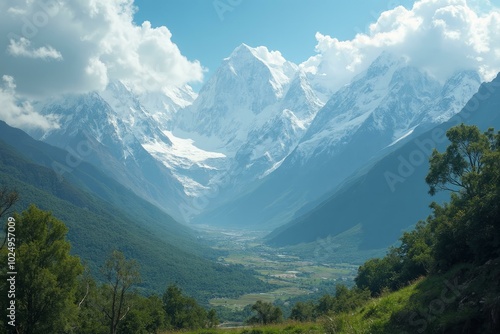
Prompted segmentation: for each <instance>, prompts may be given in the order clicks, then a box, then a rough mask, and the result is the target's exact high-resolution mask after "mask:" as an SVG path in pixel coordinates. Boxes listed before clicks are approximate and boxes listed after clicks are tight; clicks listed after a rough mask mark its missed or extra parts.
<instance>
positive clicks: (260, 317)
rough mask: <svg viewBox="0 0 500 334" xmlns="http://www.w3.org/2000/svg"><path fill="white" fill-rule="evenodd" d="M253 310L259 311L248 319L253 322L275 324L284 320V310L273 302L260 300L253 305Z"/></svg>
mask: <svg viewBox="0 0 500 334" xmlns="http://www.w3.org/2000/svg"><path fill="white" fill-rule="evenodd" d="M252 310H253V311H255V312H257V314H255V315H254V316H253V317H251V318H250V319H249V320H248V323H251V324H263V325H267V324H273V323H278V322H281V321H282V320H283V312H282V311H281V308H279V307H276V306H274V305H273V304H272V303H268V302H263V301H261V300H258V301H257V302H256V303H255V304H253V305H252Z"/></svg>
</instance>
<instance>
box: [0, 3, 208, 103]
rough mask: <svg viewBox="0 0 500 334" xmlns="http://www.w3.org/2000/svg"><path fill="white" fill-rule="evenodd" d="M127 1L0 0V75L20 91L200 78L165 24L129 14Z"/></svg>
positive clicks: (139, 86) (149, 85)
mask: <svg viewBox="0 0 500 334" xmlns="http://www.w3.org/2000/svg"><path fill="white" fill-rule="evenodd" d="M134 11H135V7H134V4H133V0H107V1H96V0H72V1H61V0H30V1H26V0H25V1H16V0H6V1H2V2H1V4H0V50H2V53H3V54H4V56H2V57H1V58H0V75H4V74H5V75H9V76H11V77H13V78H14V79H15V80H16V83H17V92H18V94H20V95H22V96H30V97H43V96H50V95H54V94H60V93H78V92H86V91H91V90H99V89H103V88H104V87H105V86H106V85H107V83H108V82H110V81H114V80H122V81H124V82H125V83H126V84H127V85H128V86H129V87H131V88H133V89H135V90H137V91H139V92H141V91H146V90H147V91H155V90H162V88H164V87H166V86H170V87H172V86H183V85H185V84H188V83H194V82H201V81H202V80H203V72H204V69H203V68H202V66H201V64H200V63H199V62H198V61H191V60H188V59H187V58H186V57H185V56H184V55H182V53H181V51H180V50H179V48H178V47H177V45H176V44H174V43H173V42H172V40H171V37H172V34H171V33H170V31H169V30H168V29H167V28H166V27H152V26H151V24H150V23H149V22H144V23H142V24H141V25H137V24H136V23H134V21H133V15H134Z"/></svg>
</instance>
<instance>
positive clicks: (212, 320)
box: [207, 308, 219, 328]
mask: <svg viewBox="0 0 500 334" xmlns="http://www.w3.org/2000/svg"><path fill="white" fill-rule="evenodd" d="M218 325H219V317H218V316H217V311H215V310H214V309H213V308H212V309H210V310H209V311H208V313H207V327H208V328H215V327H217V326H218Z"/></svg>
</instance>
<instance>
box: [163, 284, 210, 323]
mask: <svg viewBox="0 0 500 334" xmlns="http://www.w3.org/2000/svg"><path fill="white" fill-rule="evenodd" d="M163 307H164V309H165V313H166V317H167V323H168V324H169V325H170V326H171V327H173V328H174V329H197V328H205V327H206V326H207V312H206V311H205V309H204V308H203V307H201V306H200V305H198V303H197V302H196V300H195V299H194V298H191V297H187V296H184V295H183V294H182V291H181V289H180V288H179V287H178V286H177V285H175V284H172V285H169V286H168V288H167V290H166V291H165V293H164V295H163Z"/></svg>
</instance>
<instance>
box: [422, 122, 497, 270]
mask: <svg viewBox="0 0 500 334" xmlns="http://www.w3.org/2000/svg"><path fill="white" fill-rule="evenodd" d="M446 135H447V137H448V139H449V140H450V145H449V146H448V148H447V149H446V151H445V152H444V153H439V152H438V151H434V152H433V154H432V157H431V159H430V170H429V173H428V175H427V177H426V181H427V183H428V184H429V187H430V190H429V192H430V193H431V194H434V193H435V192H436V191H437V190H442V189H444V190H450V191H452V192H453V194H452V196H451V200H450V202H449V203H448V204H445V205H444V206H440V205H438V204H436V203H433V204H432V208H433V216H432V217H431V218H430V220H429V224H430V225H431V226H430V228H431V231H432V232H433V233H434V234H435V238H436V241H435V245H434V247H433V253H434V256H435V259H436V269H437V270H446V269H447V268H448V267H450V266H452V265H453V264H455V263H458V262H467V261H478V262H482V261H485V260H487V259H490V258H492V257H494V256H498V255H500V254H499V249H500V222H499V221H500V213H499V211H500V209H499V201H500V195H499V193H500V168H499V167H500V133H496V134H495V133H494V130H493V129H489V130H488V131H487V132H485V133H480V131H479V129H478V128H477V127H475V126H466V125H464V124H461V125H459V126H456V127H454V128H451V129H450V130H448V132H447V133H446Z"/></svg>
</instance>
